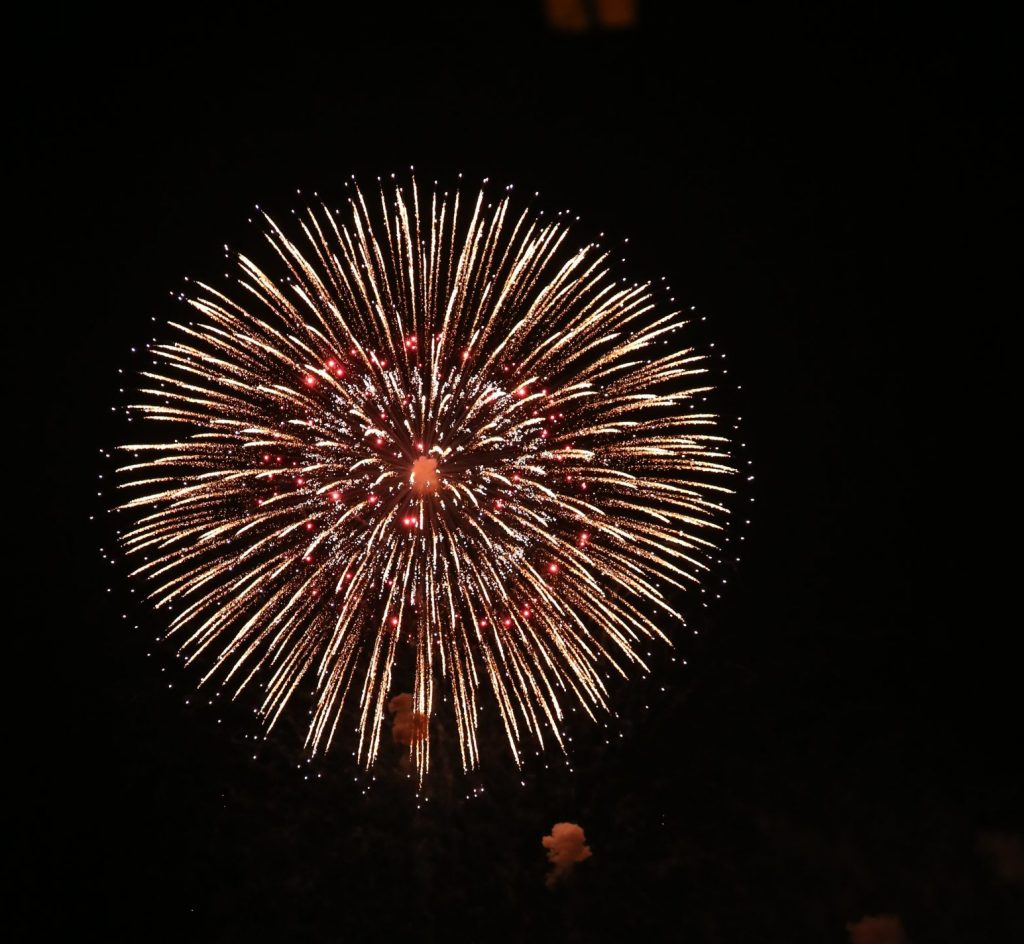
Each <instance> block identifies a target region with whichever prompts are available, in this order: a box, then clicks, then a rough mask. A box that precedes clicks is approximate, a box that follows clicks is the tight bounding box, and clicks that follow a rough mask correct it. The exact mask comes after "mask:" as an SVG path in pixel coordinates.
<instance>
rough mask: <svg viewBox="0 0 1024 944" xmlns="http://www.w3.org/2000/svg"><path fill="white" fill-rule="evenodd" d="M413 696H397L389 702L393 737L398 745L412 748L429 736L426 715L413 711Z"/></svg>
mask: <svg viewBox="0 0 1024 944" xmlns="http://www.w3.org/2000/svg"><path fill="white" fill-rule="evenodd" d="M412 705H413V700H412V695H410V694H408V693H406V694H404V695H395V697H394V698H392V699H391V701H389V702H388V711H389V712H391V716H392V717H391V737H392V739H393V740H394V742H395V743H396V744H403V745H405V746H406V747H410V746H412V745H413V744H416V743H418V742H419V741H422V740H423V739H424V738H425V737H426V736H427V726H428V723H429V720H428V718H427V716H426V715H424V714H420V713H419V712H418V711H414V710H413V707H412Z"/></svg>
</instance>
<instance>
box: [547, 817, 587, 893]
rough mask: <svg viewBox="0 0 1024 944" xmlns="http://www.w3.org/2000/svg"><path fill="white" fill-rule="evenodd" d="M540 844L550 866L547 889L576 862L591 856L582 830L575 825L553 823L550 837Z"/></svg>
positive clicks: (566, 873)
mask: <svg viewBox="0 0 1024 944" xmlns="http://www.w3.org/2000/svg"><path fill="white" fill-rule="evenodd" d="M541 843H542V844H543V845H544V848H545V849H547V850H548V862H550V863H551V865H552V869H551V871H550V872H548V875H547V878H546V879H545V881H546V882H547V886H548V888H551V887H552V886H553V885H555V884H556V883H558V882H559V881H561V880H562V879H563V878H565V877H566V876H567V875H568V874H569V873H570V872H572V870H573V868H574V867H575V866H576V864H577V863H578V862H582V861H583V860H584V859H589V858H590V856H591V851H590V846H588V845H587V837H586V836H585V835H584V834H583V828H582V827H580V826H577V825H576V824H575V823H555V825H554V826H553V827H552V828H551V835H550V836H545V837H544V838H543V839H541Z"/></svg>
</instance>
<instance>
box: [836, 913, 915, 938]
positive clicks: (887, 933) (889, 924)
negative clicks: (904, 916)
mask: <svg viewBox="0 0 1024 944" xmlns="http://www.w3.org/2000/svg"><path fill="white" fill-rule="evenodd" d="M846 930H847V931H849V932H850V944H906V941H907V935H906V934H905V932H904V931H903V922H902V921H900V919H899V918H898V917H896V915H869V916H866V917H864V918H861V919H860V921H851V922H850V923H849V924H847V925H846Z"/></svg>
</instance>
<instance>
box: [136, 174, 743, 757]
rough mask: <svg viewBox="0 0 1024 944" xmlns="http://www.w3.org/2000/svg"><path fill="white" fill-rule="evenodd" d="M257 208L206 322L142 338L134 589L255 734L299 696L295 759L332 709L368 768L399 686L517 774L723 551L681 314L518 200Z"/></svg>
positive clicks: (702, 390) (198, 306) (711, 418)
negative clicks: (502, 740)
mask: <svg viewBox="0 0 1024 944" xmlns="http://www.w3.org/2000/svg"><path fill="white" fill-rule="evenodd" d="M263 221H264V223H265V227H266V232H265V238H266V244H267V245H266V246H265V247H264V252H263V253H262V255H260V254H255V255H254V257H253V258H250V257H248V256H244V255H238V256H236V257H235V265H234V267H233V272H234V275H233V277H232V278H231V280H230V281H229V283H228V284H227V285H226V287H224V288H223V290H221V289H218V288H214V287H212V286H208V285H203V284H201V283H193V288H192V291H191V297H189V298H188V299H187V301H188V304H189V305H190V306H191V308H192V318H193V319H195V320H187V319H186V320H183V321H182V322H181V323H174V324H172V325H171V326H170V328H169V332H168V333H173V337H172V338H171V339H170V340H166V341H163V342H161V343H155V344H154V345H153V346H152V347H151V348H150V349H149V350H150V353H151V354H152V360H153V363H152V366H151V367H149V368H148V369H147V370H145V371H144V372H143V374H142V377H143V383H142V387H141V389H140V390H139V392H138V394H137V398H136V400H135V402H134V405H133V406H131V407H130V410H131V413H132V414H133V415H134V416H136V417H139V418H143V419H145V420H146V421H147V424H148V426H149V428H152V429H153V431H154V435H155V437H156V438H154V439H151V440H149V441H146V440H142V441H140V442H138V443H136V444H132V445H127V446H124V447H122V448H123V449H124V450H125V451H126V452H127V453H128V454H129V455H130V456H131V459H130V461H129V462H128V464H127V465H125V466H123V467H122V468H121V469H120V473H121V482H120V487H121V488H122V489H124V490H125V492H126V493H127V496H128V497H126V499H125V501H124V503H123V504H122V506H121V508H122V510H125V511H127V512H128V513H129V514H130V516H131V517H132V519H133V520H132V522H131V523H130V524H129V525H128V526H127V527H126V528H125V529H124V530H123V531H122V532H121V535H120V537H121V543H122V546H123V548H124V550H125V551H126V552H127V554H128V555H129V556H130V558H132V559H134V560H135V561H137V566H136V568H135V570H134V572H133V574H134V575H135V576H137V577H141V578H145V579H147V580H148V581H149V591H150V592H149V595H150V597H151V599H152V600H153V602H154V603H155V605H156V606H157V607H159V608H161V609H164V610H166V611H168V613H169V634H170V635H173V636H174V637H175V638H177V639H178V640H179V641H180V649H181V652H182V654H183V655H185V656H186V657H187V660H188V662H190V663H191V662H193V661H196V662H200V663H201V664H202V665H203V666H204V675H203V677H202V680H203V681H204V682H205V681H206V680H207V679H214V680H217V681H218V682H219V683H220V684H222V685H226V686H228V687H230V689H231V690H232V692H233V693H234V694H237V693H238V692H240V691H241V690H243V689H245V688H246V687H247V686H248V687H251V688H254V689H258V690H259V692H260V696H259V701H258V706H259V711H260V713H261V715H262V716H263V717H264V718H265V721H266V724H267V727H268V729H269V728H272V727H273V725H274V723H275V722H276V720H277V719H278V718H279V716H280V715H281V712H282V711H283V710H284V708H285V707H286V705H287V704H288V702H289V700H290V699H291V697H292V695H293V694H294V693H295V692H296V690H297V689H299V688H300V686H301V687H303V688H305V687H307V686H308V688H309V689H311V690H312V695H313V712H312V716H311V721H310V726H309V730H308V738H307V747H308V749H309V750H310V752H312V753H316V752H323V751H325V750H327V749H328V748H329V747H330V745H331V744H332V739H333V738H334V737H335V734H336V732H337V730H338V727H339V724H340V723H341V721H342V719H343V717H345V715H344V709H345V708H348V709H349V710H350V713H349V715H348V716H347V717H348V718H349V719H350V720H348V721H347V724H348V725H351V726H352V727H354V728H355V729H356V731H357V733H358V744H357V748H356V753H357V756H358V758H359V759H360V761H361V762H362V763H364V764H367V765H369V764H371V763H372V762H373V760H374V758H375V757H376V755H377V752H378V749H379V746H380V739H381V732H382V725H383V721H384V718H385V714H386V707H387V704H388V699H389V697H390V696H391V694H392V692H393V690H394V687H396V686H398V685H401V684H403V683H404V681H405V680H406V679H407V678H411V680H412V697H413V704H414V710H415V711H416V712H417V713H419V714H421V715H423V716H425V717H427V718H428V719H429V718H430V717H431V716H432V714H433V713H434V711H435V710H436V709H437V707H438V705H439V704H441V702H442V699H441V696H440V694H439V692H438V689H437V686H438V685H442V686H443V687H444V688H445V689H447V692H448V696H449V697H448V698H447V706H446V707H445V710H446V711H450V712H451V713H452V715H453V716H454V722H455V730H456V731H457V742H458V744H459V747H460V751H461V756H462V764H463V766H464V768H466V769H469V768H473V767H475V766H476V765H477V763H478V761H479V749H478V742H477V730H478V727H479V725H480V724H484V723H487V722H488V719H490V718H492V717H493V718H497V719H500V723H501V725H502V726H503V728H504V731H505V734H506V737H507V740H508V743H509V745H510V747H511V750H512V752H513V755H514V757H515V759H516V762H517V763H519V762H520V752H521V745H522V741H523V739H524V737H527V736H529V737H531V738H532V739H533V740H534V741H535V743H537V744H538V745H539V746H540V747H544V746H545V745H546V744H548V743H549V742H550V741H551V740H554V741H555V742H556V743H558V744H559V745H560V746H563V747H564V736H563V723H564V718H565V714H566V712H567V711H568V710H569V708H571V707H572V706H573V705H578V706H580V707H581V708H582V710H583V711H584V712H585V713H586V714H587V715H589V716H590V717H591V718H595V717H597V714H598V712H603V711H606V710H607V709H608V707H609V704H608V689H607V687H606V680H607V679H608V677H609V676H610V675H612V674H618V675H622V676H625V675H626V670H627V668H629V667H630V666H633V667H635V668H636V667H638V668H640V669H641V670H645V669H646V664H645V662H644V653H646V651H647V650H648V649H649V647H650V640H652V639H657V640H662V641H665V642H667V641H668V639H669V637H668V635H666V630H667V631H669V632H672V631H673V630H678V629H679V628H680V627H681V625H682V622H683V615H682V613H681V612H680V611H679V610H677V609H676V607H675V605H673V604H672V603H670V602H669V595H670V594H672V593H675V592H676V591H678V590H693V589H695V588H696V587H697V586H698V584H699V582H700V580H701V578H702V577H703V575H704V574H705V573H706V571H707V570H708V567H709V564H710V562H711V561H712V560H713V558H714V555H715V553H716V545H715V541H716V537H717V535H719V534H720V532H721V529H722V525H723V520H724V516H725V514H726V508H725V506H724V505H723V502H724V501H725V500H726V498H727V496H728V495H729V494H730V490H729V488H728V486H727V484H726V479H727V477H728V476H729V475H730V474H731V473H732V472H733V469H732V467H731V465H730V459H729V442H728V440H727V438H726V437H725V436H724V435H723V433H722V432H721V430H720V424H719V422H718V419H717V417H716V416H715V415H714V413H712V412H710V411H709V408H708V407H707V406H705V404H704V401H705V399H706V398H707V397H708V396H709V395H710V393H711V390H712V388H711V386H710V384H709V379H708V376H707V371H708V367H709V358H708V356H706V355H704V354H702V353H700V352H699V351H697V350H695V349H693V348H691V347H687V346H686V345H685V343H684V337H685V334H684V333H683V328H684V325H685V323H686V319H685V316H684V314H683V312H681V311H680V310H678V309H675V308H672V307H667V308H666V307H665V306H664V305H663V304H662V303H661V302H659V301H658V300H657V298H656V294H655V292H654V291H653V290H652V288H651V286H650V285H647V284H631V283H628V282H627V281H626V280H625V279H623V278H622V277H621V276H620V274H619V273H617V272H616V270H615V266H614V262H615V260H614V259H613V258H612V255H611V253H610V251H608V250H606V249H603V248H601V247H600V246H598V245H596V244H593V243H591V244H587V245H583V246H579V247H574V246H573V245H572V243H571V241H570V239H569V236H570V231H569V228H568V225H567V223H566V221H565V219H563V218H562V216H561V215H559V216H558V217H557V218H550V217H544V216H543V215H542V214H538V213H535V212H533V211H531V210H530V209H525V210H523V211H522V212H518V213H513V210H512V202H511V197H510V195H509V194H508V193H507V192H506V193H505V194H503V195H502V196H501V197H500V199H496V200H494V201H493V202H489V198H488V196H487V195H486V194H485V193H484V191H481V192H480V194H479V195H478V196H477V197H476V198H474V199H471V200H469V201H466V200H464V199H463V197H462V196H460V195H459V194H458V193H455V194H452V195H447V194H442V193H440V192H437V191H436V190H435V191H433V192H430V193H422V192H421V191H420V190H419V189H418V188H417V186H416V184H415V183H412V184H411V185H410V186H408V187H406V188H405V189H403V188H401V187H396V188H395V189H394V190H391V191H385V190H383V189H382V190H381V193H380V199H379V204H377V203H375V202H374V201H372V200H371V201H369V202H368V201H367V199H366V197H365V196H364V194H363V193H362V192H361V191H359V190H358V188H353V189H352V195H351V197H350V199H349V200H348V203H347V205H346V206H345V208H344V211H342V210H329V209H328V208H327V207H326V206H323V205H318V206H314V207H312V208H310V209H308V210H306V211H305V212H304V213H303V214H302V215H300V216H299V217H297V218H296V221H295V223H294V224H293V225H292V226H291V227H290V229H289V230H288V231H286V230H285V229H283V228H281V227H278V226H277V224H275V223H274V222H273V221H272V220H271V219H270V218H269V217H266V216H264V217H263ZM137 425H138V424H137ZM136 428H137V427H136ZM485 698H486V699H487V700H490V701H491V702H492V704H493V709H492V710H490V711H488V712H486V713H485V714H481V709H482V708H483V707H484V706H483V701H484V700H485ZM429 750H430V739H429V738H423V739H421V740H419V741H417V742H416V743H415V744H414V746H413V754H414V756H415V760H416V765H417V770H418V772H419V775H420V777H422V776H423V775H424V773H425V771H426V770H427V768H428V765H429Z"/></svg>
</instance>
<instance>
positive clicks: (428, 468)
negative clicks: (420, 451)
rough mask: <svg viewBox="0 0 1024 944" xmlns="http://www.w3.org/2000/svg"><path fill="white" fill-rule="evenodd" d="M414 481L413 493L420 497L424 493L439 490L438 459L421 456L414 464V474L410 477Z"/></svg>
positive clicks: (427, 493)
mask: <svg viewBox="0 0 1024 944" xmlns="http://www.w3.org/2000/svg"><path fill="white" fill-rule="evenodd" d="M409 481H410V482H411V483H412V493H413V494H414V495H416V496H417V497H419V498H422V497H423V496H424V495H432V494H433V493H434V492H436V491H437V485H438V481H437V460H436V459H431V458H430V457H429V456H420V457H419V458H418V459H417V460H416V461H415V462H414V463H413V464H412V475H411V476H410V477H409Z"/></svg>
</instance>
